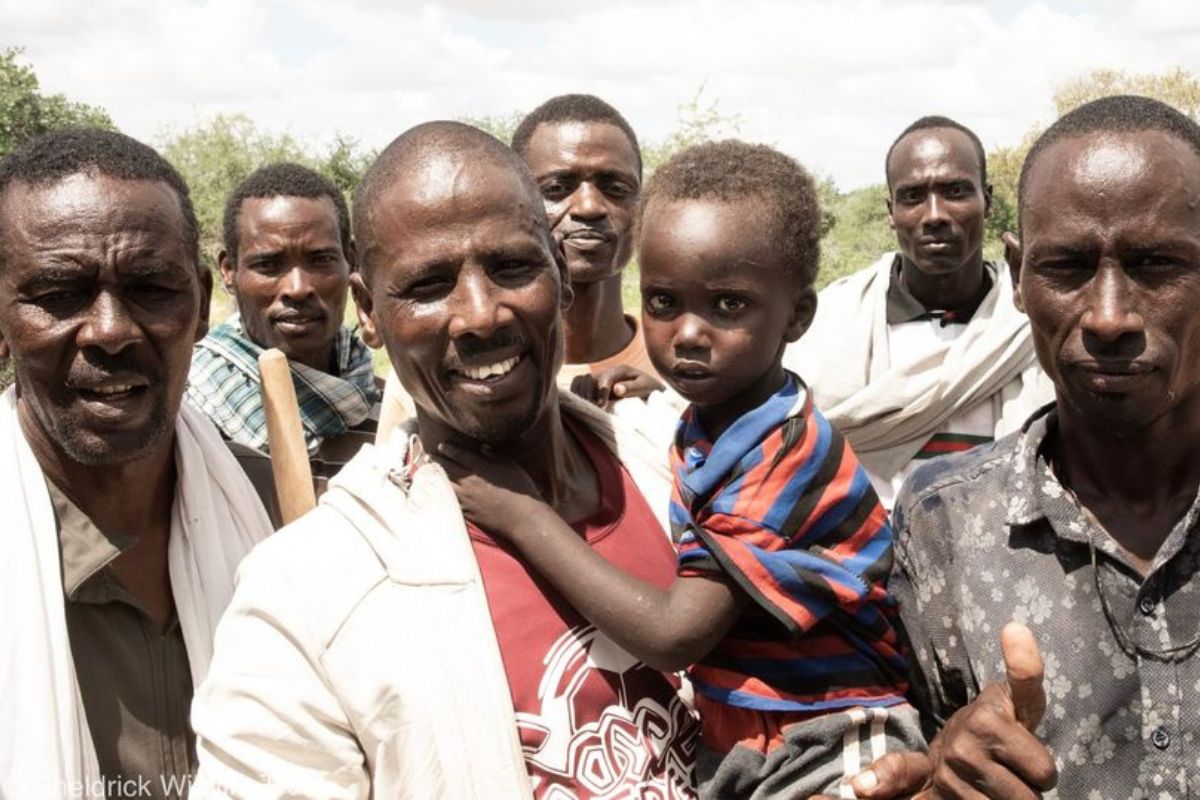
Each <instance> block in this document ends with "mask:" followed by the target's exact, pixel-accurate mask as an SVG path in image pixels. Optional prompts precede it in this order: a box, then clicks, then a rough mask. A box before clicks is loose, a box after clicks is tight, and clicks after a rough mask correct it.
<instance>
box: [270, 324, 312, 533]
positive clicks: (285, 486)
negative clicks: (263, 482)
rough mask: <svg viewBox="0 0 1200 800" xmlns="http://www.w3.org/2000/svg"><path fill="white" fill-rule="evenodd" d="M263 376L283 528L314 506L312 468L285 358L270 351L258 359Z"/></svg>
mask: <svg viewBox="0 0 1200 800" xmlns="http://www.w3.org/2000/svg"><path fill="white" fill-rule="evenodd" d="M258 370H259V373H260V374H261V375H262V397H263V408H264V410H266V412H267V441H268V443H269V444H270V447H271V472H272V474H274V476H275V493H276V495H278V497H279V512H280V514H281V515H282V517H283V524H284V525H286V524H288V523H289V522H291V521H292V520H294V519H296V518H297V517H300V516H302V515H304V514H306V513H307V512H308V511H310V510H311V509H312V508H313V506H315V505H316V504H317V498H316V495H315V494H314V493H313V480H312V467H311V466H309V463H308V448H307V447H306V446H305V444H304V429H303V428H302V427H301V426H300V406H299V404H298V403H297V402H296V387H294V386H293V385H292V371H291V370H290V369H289V368H288V362H287V356H285V355H284V354H283V353H282V351H280V350H276V349H275V348H271V349H270V350H267V351H265V352H264V353H263V354H262V355H261V356H259V357H258Z"/></svg>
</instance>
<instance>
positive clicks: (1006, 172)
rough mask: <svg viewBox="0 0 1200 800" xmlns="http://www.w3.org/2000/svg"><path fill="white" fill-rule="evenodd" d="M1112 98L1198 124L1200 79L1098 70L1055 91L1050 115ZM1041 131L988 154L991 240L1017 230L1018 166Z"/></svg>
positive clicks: (1035, 129) (1036, 128) (1172, 73)
mask: <svg viewBox="0 0 1200 800" xmlns="http://www.w3.org/2000/svg"><path fill="white" fill-rule="evenodd" d="M1115 94H1140V95H1144V96H1146V97H1153V98H1155V99H1156V100H1161V101H1162V102H1164V103H1167V104H1168V105H1171V106H1174V107H1175V108H1177V109H1179V110H1180V111H1181V112H1183V113H1184V114H1187V115H1188V116H1189V117H1191V118H1192V119H1194V120H1196V121H1197V122H1200V80H1197V78H1196V76H1194V75H1192V74H1191V73H1189V72H1187V71H1185V70H1183V69H1180V68H1178V67H1177V68H1175V69H1173V70H1170V71H1168V72H1164V73H1162V74H1157V75H1156V74H1132V75H1131V74H1129V73H1126V72H1120V71H1118V70H1111V69H1102V70H1096V71H1094V72H1091V73H1089V74H1087V75H1084V76H1082V77H1079V78H1074V79H1072V80H1070V81H1067V82H1066V83H1064V84H1062V85H1061V86H1059V87H1058V89H1057V90H1056V91H1055V92H1054V110H1055V112H1056V113H1057V115H1058V116H1062V115H1063V114H1066V113H1067V112H1068V111H1071V110H1072V109H1075V108H1078V107H1079V106H1081V105H1083V104H1084V103H1090V102H1091V101H1092V100H1099V99H1100V98H1101V97H1109V96H1111V95H1115ZM1045 129H1046V126H1045V125H1041V124H1039V125H1035V126H1034V127H1033V128H1031V129H1030V130H1029V131H1028V132H1027V133H1026V134H1025V138H1024V139H1022V140H1021V143H1020V144H1018V145H1016V146H1013V147H999V148H996V149H995V150H994V151H992V152H991V153H989V154H988V177H989V179H990V180H991V182H992V188H993V198H992V216H991V218H990V219H989V220H988V233H989V235H990V236H991V237H992V238H994V239H997V240H998V239H999V237H1000V235H1001V234H1002V233H1004V232H1005V231H1015V230H1016V229H1017V183H1018V180H1019V179H1020V177H1021V165H1022V164H1024V163H1025V154H1026V153H1028V152H1029V148H1031V147H1032V146H1033V143H1034V141H1035V140H1036V139H1037V137H1038V136H1039V135H1040V134H1041V132H1042V131H1044V130H1045Z"/></svg>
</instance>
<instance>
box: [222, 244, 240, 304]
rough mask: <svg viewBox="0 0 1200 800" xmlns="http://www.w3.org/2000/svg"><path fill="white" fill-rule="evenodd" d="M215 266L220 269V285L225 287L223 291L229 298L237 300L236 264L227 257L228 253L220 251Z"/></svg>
mask: <svg viewBox="0 0 1200 800" xmlns="http://www.w3.org/2000/svg"><path fill="white" fill-rule="evenodd" d="M217 264H218V265H219V266H220V269H221V284H222V285H223V286H224V287H225V291H226V292H228V293H229V296H230V297H232V298H234V299H235V300H236V299H237V280H236V277H235V276H236V274H237V264H235V263H234V262H233V259H231V258H230V257H229V253H228V252H226V251H224V250H222V251H221V253H220V255H218V256H217Z"/></svg>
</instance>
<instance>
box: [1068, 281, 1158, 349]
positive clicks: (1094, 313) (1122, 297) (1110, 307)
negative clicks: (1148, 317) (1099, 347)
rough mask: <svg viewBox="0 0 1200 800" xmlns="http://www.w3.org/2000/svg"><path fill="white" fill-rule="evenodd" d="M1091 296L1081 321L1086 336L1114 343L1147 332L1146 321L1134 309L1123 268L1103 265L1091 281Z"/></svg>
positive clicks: (1131, 294)
mask: <svg viewBox="0 0 1200 800" xmlns="http://www.w3.org/2000/svg"><path fill="white" fill-rule="evenodd" d="M1089 294H1090V296H1089V297H1088V305H1087V309H1086V310H1085V311H1084V313H1083V319H1082V320H1081V322H1080V324H1081V325H1082V327H1083V330H1084V332H1085V333H1088V334H1091V335H1092V336H1095V337H1096V338H1097V339H1099V340H1101V341H1103V342H1115V341H1116V340H1117V339H1120V338H1121V337H1122V336H1125V335H1127V334H1131V333H1141V332H1143V330H1144V329H1145V320H1143V319H1142V315H1141V314H1140V313H1139V312H1138V311H1137V310H1136V309H1135V307H1134V306H1135V303H1134V298H1133V287H1132V286H1131V285H1130V281H1129V276H1128V275H1126V274H1125V270H1124V269H1122V268H1121V266H1120V265H1117V264H1107V265H1101V266H1100V267H1099V268H1098V269H1097V270H1096V275H1095V277H1093V278H1092V285H1091V287H1090V293H1089Z"/></svg>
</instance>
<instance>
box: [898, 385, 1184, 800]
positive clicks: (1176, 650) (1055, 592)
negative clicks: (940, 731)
mask: <svg viewBox="0 0 1200 800" xmlns="http://www.w3.org/2000/svg"><path fill="white" fill-rule="evenodd" d="M1056 427H1057V414H1056V413H1055V411H1054V410H1053V406H1050V407H1047V408H1046V409H1043V410H1041V411H1039V412H1038V413H1037V414H1035V415H1034V416H1033V417H1032V418H1031V419H1030V420H1029V421H1028V422H1027V423H1026V424H1025V426H1024V428H1023V429H1022V430H1021V431H1019V432H1017V433H1015V434H1012V435H1011V436H1008V437H1006V438H1004V439H1002V440H1000V441H998V442H995V443H993V444H990V445H985V446H983V447H979V448H976V449H975V450H972V451H970V452H967V453H964V454H961V455H955V456H949V457H947V458H944V459H938V460H936V461H932V462H930V463H929V464H927V465H925V466H924V467H922V468H921V469H920V470H918V471H917V472H916V473H915V474H914V475H913V476H912V478H910V479H909V481H908V483H906V484H905V487H904V489H903V490H902V491H901V494H900V497H899V500H898V502H897V505H896V509H895V517H894V528H895V534H896V570H895V574H894V576H893V579H892V584H891V585H892V589H893V591H894V592H895V594H896V596H897V597H898V598H899V600H900V604H901V607H900V614H901V619H902V621H903V623H904V627H905V629H906V631H907V633H908V636H909V639H910V641H911V644H912V648H913V655H914V659H913V661H914V675H913V682H914V692H915V693H916V695H917V699H918V702H919V704H920V706H921V707H922V710H923V712H924V713H925V714H926V715H927V716H928V720H927V721H928V722H929V723H930V724H931V725H936V726H938V727H940V726H941V725H942V724H944V723H945V721H946V719H947V718H949V716H950V715H951V714H953V713H954V711H956V710H957V709H959V708H961V707H963V706H964V705H966V704H967V703H969V702H970V701H971V700H972V699H974V697H975V696H976V695H977V694H978V693H979V691H980V689H981V688H982V687H984V686H987V685H989V684H991V683H994V682H996V681H999V680H1002V679H1003V678H1004V663H1003V659H1002V656H1001V653H1000V630H1001V628H1003V627H1004V625H1005V624H1006V623H1008V622H1009V621H1010V620H1015V621H1017V622H1022V623H1024V624H1026V625H1028V626H1029V627H1030V628H1031V629H1032V630H1033V632H1034V635H1035V636H1036V637H1037V640H1038V644H1039V646H1040V648H1041V651H1042V656H1043V658H1044V660H1045V667H1046V676H1045V689H1046V699H1047V708H1046V715H1045V718H1044V719H1043V721H1042V724H1041V726H1040V727H1039V729H1038V731H1037V733H1038V736H1039V737H1040V738H1041V740H1042V741H1043V742H1045V743H1046V744H1047V746H1048V747H1049V748H1050V751H1051V752H1052V754H1053V755H1054V759H1055V762H1056V763H1057V765H1058V769H1059V781H1058V787H1057V790H1056V791H1055V792H1051V793H1049V794H1047V795H1046V796H1047V797H1061V798H1069V799H1070V800H1075V798H1079V799H1080V800H1092V799H1093V798H1094V799H1096V800H1099V799H1100V798H1103V799H1104V800H1117V799H1120V798H1154V799H1155V800H1158V799H1159V798H1173V799H1177V798H1187V797H1192V798H1200V742H1198V741H1197V735H1200V652H1197V648H1196V644H1197V639H1198V637H1200V570H1198V569H1197V568H1198V566H1200V530H1198V525H1197V519H1198V517H1200V501H1194V502H1193V504H1192V506H1191V508H1190V509H1189V510H1188V511H1187V513H1186V514H1184V515H1183V517H1182V518H1181V519H1180V520H1179V521H1178V522H1177V523H1176V525H1175V527H1174V529H1173V530H1172V531H1171V533H1170V535H1169V536H1168V537H1167V539H1166V541H1165V542H1164V543H1163V545H1162V547H1161V548H1160V550H1159V553H1158V555H1157V556H1156V557H1155V559H1154V562H1153V564H1152V566H1151V569H1150V572H1149V574H1148V575H1147V576H1146V577H1144V578H1143V577H1142V576H1141V574H1140V573H1139V572H1138V570H1137V569H1135V568H1134V567H1133V565H1132V563H1131V562H1130V561H1129V560H1128V559H1127V558H1126V557H1125V556H1124V555H1123V552H1122V551H1121V549H1120V548H1119V547H1118V546H1117V545H1116V543H1115V542H1114V540H1113V539H1112V538H1111V537H1110V536H1109V534H1108V533H1107V532H1106V531H1105V530H1104V529H1103V528H1102V527H1101V526H1100V525H1099V524H1098V522H1097V521H1096V520H1095V518H1094V517H1093V516H1092V515H1091V514H1090V513H1089V512H1088V511H1086V510H1085V509H1084V508H1083V507H1082V506H1080V505H1079V503H1078V501H1077V500H1076V499H1075V497H1074V495H1073V494H1072V493H1071V492H1070V491H1069V490H1067V489H1066V488H1065V487H1064V486H1063V485H1062V484H1061V483H1060V482H1059V480H1058V478H1057V477H1056V476H1055V474H1054V472H1053V470H1052V469H1051V468H1050V464H1049V462H1048V460H1047V459H1046V457H1045V456H1044V455H1043V452H1042V450H1043V448H1042V445H1043V443H1044V442H1045V441H1047V440H1048V437H1049V435H1051V434H1053V432H1054V430H1055V429H1056Z"/></svg>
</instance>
